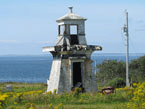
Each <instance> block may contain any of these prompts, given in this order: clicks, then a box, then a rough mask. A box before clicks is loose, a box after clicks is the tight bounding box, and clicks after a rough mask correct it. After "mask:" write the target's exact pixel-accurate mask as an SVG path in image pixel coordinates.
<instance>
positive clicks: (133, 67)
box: [129, 56, 145, 82]
mask: <svg viewBox="0 0 145 109" xmlns="http://www.w3.org/2000/svg"><path fill="white" fill-rule="evenodd" d="M129 69H130V77H131V79H132V82H143V81H144V80H145V56H141V57H140V58H139V59H135V60H132V61H131V62H130V65H129Z"/></svg>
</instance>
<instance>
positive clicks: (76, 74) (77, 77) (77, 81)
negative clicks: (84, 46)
mask: <svg viewBox="0 0 145 109" xmlns="http://www.w3.org/2000/svg"><path fill="white" fill-rule="evenodd" d="M73 87H82V74H81V62H73Z"/></svg>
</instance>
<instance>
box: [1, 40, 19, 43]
mask: <svg viewBox="0 0 145 109" xmlns="http://www.w3.org/2000/svg"><path fill="white" fill-rule="evenodd" d="M1 42H2V43H16V42H17V41H16V40H0V43H1Z"/></svg>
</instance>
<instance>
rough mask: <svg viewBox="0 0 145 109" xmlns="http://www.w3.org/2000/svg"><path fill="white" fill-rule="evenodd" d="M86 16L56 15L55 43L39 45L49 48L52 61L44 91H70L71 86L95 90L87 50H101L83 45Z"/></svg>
mask: <svg viewBox="0 0 145 109" xmlns="http://www.w3.org/2000/svg"><path fill="white" fill-rule="evenodd" d="M85 21H86V18H84V17H81V16H79V15H77V14H75V13H73V12H72V7H69V12H68V13H67V14H66V15H64V16H62V17H61V18H59V19H57V20H56V22H58V38H57V43H56V46H53V47H43V52H51V54H52V55H53V62H52V67H51V72H50V76H49V79H48V81H47V85H48V87H47V92H48V91H53V90H54V89H56V90H57V93H62V92H63V91H67V92H70V91H71V90H72V89H73V88H75V87H80V88H83V89H84V91H85V92H96V91H97V85H96V77H95V74H94V73H93V71H92V60H91V54H92V53H93V52H94V51H96V50H98V51H99V50H102V47H101V46H97V45H87V42H86V37H85Z"/></svg>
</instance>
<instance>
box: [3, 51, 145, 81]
mask: <svg viewBox="0 0 145 109" xmlns="http://www.w3.org/2000/svg"><path fill="white" fill-rule="evenodd" d="M143 55H145V54H143V53H139V54H135V53H133V54H129V62H130V61H131V60H133V59H138V58H139V57H141V56H143ZM91 59H92V60H93V63H92V66H93V69H94V68H95V61H96V63H97V64H101V63H102V62H103V61H105V60H117V61H124V62H125V61H126V55H125V54H123V53H122V54H121V53H99V54H97V53H95V54H93V55H92V56H91ZM52 60H53V57H52V55H46V54H45V55H3V56H0V82H22V83H47V79H48V78H49V75H50V70H51V64H52Z"/></svg>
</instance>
